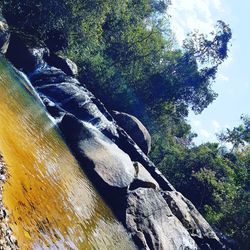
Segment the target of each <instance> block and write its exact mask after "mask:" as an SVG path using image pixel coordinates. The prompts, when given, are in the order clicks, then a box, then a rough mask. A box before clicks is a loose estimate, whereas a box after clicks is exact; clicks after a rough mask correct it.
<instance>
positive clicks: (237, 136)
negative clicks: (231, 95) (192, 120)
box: [218, 116, 250, 151]
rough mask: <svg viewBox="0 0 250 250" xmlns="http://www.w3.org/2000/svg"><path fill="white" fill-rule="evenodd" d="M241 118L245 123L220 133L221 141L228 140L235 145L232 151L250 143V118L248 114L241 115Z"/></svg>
mask: <svg viewBox="0 0 250 250" xmlns="http://www.w3.org/2000/svg"><path fill="white" fill-rule="evenodd" d="M241 120H242V121H243V124H241V125H239V126H238V127H234V128H233V129H227V131H226V132H224V133H220V134H218V138H219V140H220V141H221V142H227V143H231V144H232V145H233V147H232V151H233V150H235V149H236V150H237V149H238V148H239V147H240V146H243V147H244V146H245V145H249V143H250V118H249V117H248V116H241Z"/></svg>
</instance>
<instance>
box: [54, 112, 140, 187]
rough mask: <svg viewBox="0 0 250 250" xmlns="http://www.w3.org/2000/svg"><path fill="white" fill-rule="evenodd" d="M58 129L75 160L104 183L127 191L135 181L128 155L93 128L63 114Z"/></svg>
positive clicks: (133, 169)
mask: <svg viewBox="0 0 250 250" xmlns="http://www.w3.org/2000/svg"><path fill="white" fill-rule="evenodd" d="M59 127H60V129H61V131H62V132H63V135H64V136H65V137H66V140H67V141H68V143H69V145H70V146H71V148H72V149H74V152H75V153H76V154H77V155H78V159H79V160H80V161H82V162H84V163H85V166H86V165H87V166H86V167H90V168H92V170H93V171H94V172H95V173H96V174H97V175H98V176H99V177H100V178H101V179H102V180H103V181H104V182H105V184H107V185H108V186H110V187H114V188H127V187H128V186H129V185H130V184H131V182H132V181H133V180H134V177H135V168H134V166H133V163H132V161H131V160H130V158H129V156H128V155H127V154H125V153H124V152H123V151H122V150H121V149H119V148H118V147H117V146H116V144H115V143H113V142H112V141H111V140H109V139H108V138H107V137H106V136H105V135H103V134H102V133H101V132H100V131H99V130H97V129H96V128H95V127H94V126H93V125H91V124H89V123H86V122H82V121H80V120H78V119H77V118H75V117H74V116H72V115H69V114H66V115H65V116H64V117H63V118H62V121H61V122H60V123H59Z"/></svg>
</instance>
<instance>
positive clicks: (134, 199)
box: [126, 188, 198, 250]
mask: <svg viewBox="0 0 250 250" xmlns="http://www.w3.org/2000/svg"><path fill="white" fill-rule="evenodd" d="M127 204H128V205H127V211H126V223H127V227H128V229H129V231H130V232H131V234H132V236H133V239H134V241H135V242H136V243H137V245H138V246H139V248H140V249H159V250H160V249H161V250H163V249H164V250H174V249H176V250H177V249H178V250H179V249H186V250H188V249H198V247H197V245H196V243H195V241H194V240H193V239H192V238H191V237H190V235H189V233H188V231H187V230H186V229H185V228H184V227H183V225H182V224H181V222H180V221H179V220H178V219H177V218H176V217H175V216H174V215H173V213H172V212H171V210H170V209H169V207H168V205H167V203H166V201H165V200H164V199H163V197H162V195H161V194H160V192H159V191H156V190H154V189H143V188H139V189H136V190H134V191H132V192H131V193H129V194H128V200H127Z"/></svg>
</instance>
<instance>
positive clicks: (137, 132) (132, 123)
mask: <svg viewBox="0 0 250 250" xmlns="http://www.w3.org/2000/svg"><path fill="white" fill-rule="evenodd" d="M113 116H114V118H115V120H116V121H117V123H118V125H119V126H120V127H122V128H123V129H124V130H125V131H126V132H127V133H128V134H129V135H130V136H131V138H132V139H133V140H134V141H135V142H136V143H137V145H138V146H139V147H140V148H141V150H142V151H143V152H144V153H145V154H148V153H149V152H150V149H151V136H150V134H149V132H148V130H147V129H146V128H145V126H144V125H143V124H142V123H141V122H140V121H139V120H138V119H137V118H136V117H135V116H132V115H129V114H126V113H122V112H118V111H113Z"/></svg>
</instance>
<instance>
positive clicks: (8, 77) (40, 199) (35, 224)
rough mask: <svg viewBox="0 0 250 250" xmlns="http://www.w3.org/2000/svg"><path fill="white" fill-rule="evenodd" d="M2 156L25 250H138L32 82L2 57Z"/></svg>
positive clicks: (8, 199)
mask: <svg viewBox="0 0 250 250" xmlns="http://www.w3.org/2000/svg"><path fill="white" fill-rule="evenodd" d="M0 152H1V153H2V154H3V157H4V159H5V161H6V163H7V166H8V179H7V182H6V184H5V185H4V191H3V202H4V204H5V206H6V208H7V209H8V211H9V213H10V226H11V228H12V230H13V232H14V235H15V236H16V237H17V240H18V243H19V246H20V247H21V249H48V248H49V249H134V245H133V243H132V242H131V241H130V239H129V236H128V234H127V233H126V231H125V229H124V228H123V226H122V225H121V224H120V223H118V222H117V221H116V219H115V218H114V216H113V214H112V212H111V210H110V209H109V208H108V207H107V206H106V204H105V203H104V202H103V201H102V199H101V197H100V196H99V195H98V194H97V193H96V191H95V189H94V188H93V186H92V185H91V183H90V182H89V181H88V179H87V177H86V176H85V175H84V173H83V172H82V170H81V169H80V167H79V165H78V163H77V162H76V160H75V159H74V157H73V156H72V155H71V153H70V151H69V149H68V148H67V146H66V145H65V143H64V141H63V140H62V137H61V136H60V133H59V131H58V129H57V127H56V126H55V125H54V123H53V122H52V120H51V119H50V118H49V116H48V115H47V113H46V112H45V110H44V107H43V104H42V103H41V102H39V98H38V97H37V96H36V94H35V91H34V90H33V89H32V87H31V85H30V84H29V82H27V80H26V79H25V78H24V77H22V75H20V74H19V73H18V72H17V71H15V70H14V68H13V67H12V66H11V65H10V64H9V63H8V62H7V61H6V60H5V59H4V58H2V57H1V58H0Z"/></svg>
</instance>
